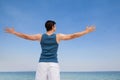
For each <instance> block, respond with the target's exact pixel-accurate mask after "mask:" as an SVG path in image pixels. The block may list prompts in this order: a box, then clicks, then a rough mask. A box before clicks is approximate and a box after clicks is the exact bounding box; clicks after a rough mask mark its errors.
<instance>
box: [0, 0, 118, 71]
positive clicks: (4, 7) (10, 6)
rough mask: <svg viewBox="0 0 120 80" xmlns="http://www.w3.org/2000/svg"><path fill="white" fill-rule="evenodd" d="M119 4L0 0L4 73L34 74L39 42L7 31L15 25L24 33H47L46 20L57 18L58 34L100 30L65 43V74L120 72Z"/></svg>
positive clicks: (87, 0) (91, 0) (102, 0)
mask: <svg viewBox="0 0 120 80" xmlns="http://www.w3.org/2000/svg"><path fill="white" fill-rule="evenodd" d="M119 4H120V1H119V0H0V71H34V70H36V67H37V63H38V60H39V57H40V53H41V48H40V45H39V42H34V41H29V40H24V39H21V38H19V37H15V36H14V35H10V34H6V33H4V28H5V27H6V26H8V27H14V28H15V30H16V31H18V32H22V33H26V34H37V33H41V34H42V33H45V28H44V23H45V21H46V20H55V21H56V23H57V24H56V26H57V31H56V33H64V34H70V33H74V32H79V31H83V30H85V27H86V26H87V25H93V24H94V25H96V31H95V32H93V33H90V34H87V35H85V36H82V37H80V38H77V39H74V40H69V41H62V42H61V43H60V45H59V50H58V58H59V63H60V66H61V71H114V70H115V71H120V62H119V61H120V49H119V48H120V31H119V30H120V5H119Z"/></svg>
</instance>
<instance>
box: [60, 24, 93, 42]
mask: <svg viewBox="0 0 120 80" xmlns="http://www.w3.org/2000/svg"><path fill="white" fill-rule="evenodd" d="M94 30H95V26H89V27H86V29H85V30H84V31H81V32H77V33H73V34H59V40H71V39H74V38H79V37H81V36H83V35H85V34H88V33H90V32H93V31H94Z"/></svg>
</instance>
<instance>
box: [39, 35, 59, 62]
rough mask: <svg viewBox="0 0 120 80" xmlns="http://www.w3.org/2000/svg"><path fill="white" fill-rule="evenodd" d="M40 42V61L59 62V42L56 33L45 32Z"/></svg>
mask: <svg viewBox="0 0 120 80" xmlns="http://www.w3.org/2000/svg"><path fill="white" fill-rule="evenodd" d="M40 44H41V49H42V53H41V56H40V59H39V62H58V59H57V50H58V43H57V41H56V34H52V35H47V34H46V33H45V34H43V35H42V38H41V42H40Z"/></svg>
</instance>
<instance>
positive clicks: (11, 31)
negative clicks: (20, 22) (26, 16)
mask: <svg viewBox="0 0 120 80" xmlns="http://www.w3.org/2000/svg"><path fill="white" fill-rule="evenodd" d="M5 32H7V33H10V34H14V33H15V30H14V28H5Z"/></svg>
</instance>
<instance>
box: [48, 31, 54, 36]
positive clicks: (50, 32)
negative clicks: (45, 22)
mask: <svg viewBox="0 0 120 80" xmlns="http://www.w3.org/2000/svg"><path fill="white" fill-rule="evenodd" d="M46 33H47V34H48V35H51V34H53V33H54V31H53V30H51V31H47V32H46Z"/></svg>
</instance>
